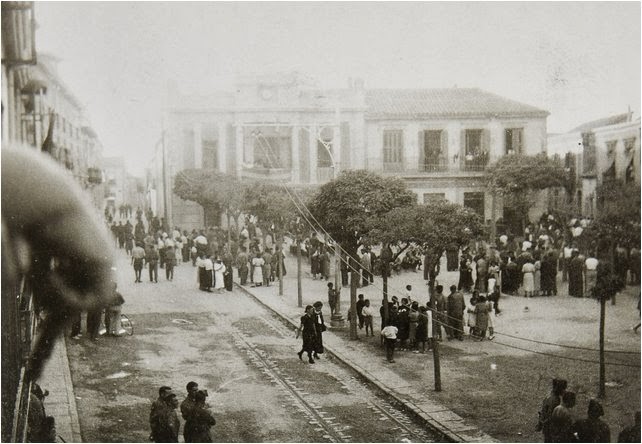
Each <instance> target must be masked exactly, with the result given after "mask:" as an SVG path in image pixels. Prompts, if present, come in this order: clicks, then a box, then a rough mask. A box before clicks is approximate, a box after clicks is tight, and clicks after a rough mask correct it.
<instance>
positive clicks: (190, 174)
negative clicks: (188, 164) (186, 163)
mask: <svg viewBox="0 0 642 444" xmlns="http://www.w3.org/2000/svg"><path fill="white" fill-rule="evenodd" d="M174 194H176V195H177V196H178V197H180V198H181V199H184V200H189V201H192V202H196V203H197V204H199V205H201V206H202V207H203V209H204V210H205V212H206V214H208V213H214V214H216V215H217V216H219V217H220V214H221V212H223V211H224V212H226V213H227V214H228V216H232V217H234V218H236V217H238V214H239V213H240V211H241V208H242V199H243V183H242V182H241V181H240V180H239V179H238V178H237V177H236V176H233V175H231V174H226V173H221V172H219V171H216V170H213V169H187V170H182V171H180V172H178V174H176V176H175V178H174ZM217 224H218V221H217Z"/></svg>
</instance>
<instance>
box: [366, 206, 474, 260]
mask: <svg viewBox="0 0 642 444" xmlns="http://www.w3.org/2000/svg"><path fill="white" fill-rule="evenodd" d="M483 231H484V225H483V221H482V218H481V217H480V216H479V215H478V214H477V213H475V211H473V210H471V209H470V208H465V207H463V206H461V205H459V204H454V203H451V202H448V201H447V200H445V199H438V200H434V201H430V202H428V203H426V204H423V205H413V206H409V207H402V208H394V209H392V210H391V211H390V212H388V213H386V214H385V215H383V216H382V217H380V218H379V219H378V220H377V221H376V222H375V223H374V225H373V228H372V230H371V231H370V233H369V235H368V238H369V239H370V240H371V241H372V242H381V243H384V244H389V245H393V246H397V248H398V249H399V252H401V251H403V250H404V249H406V248H407V247H408V246H409V245H410V244H411V243H415V244H417V245H419V246H420V247H421V248H422V250H424V252H426V253H430V254H431V256H435V257H441V254H442V253H443V252H444V250H446V248H447V247H448V246H449V245H457V246H462V245H465V244H466V243H468V242H469V241H470V240H471V238H473V237H475V236H477V235H480V234H483Z"/></svg>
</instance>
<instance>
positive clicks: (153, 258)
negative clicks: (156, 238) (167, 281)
mask: <svg viewBox="0 0 642 444" xmlns="http://www.w3.org/2000/svg"><path fill="white" fill-rule="evenodd" d="M145 258H146V260H147V265H148V267H149V282H156V283H158V259H159V254H158V251H156V248H155V247H154V244H151V245H150V246H149V250H148V251H147V253H145Z"/></svg>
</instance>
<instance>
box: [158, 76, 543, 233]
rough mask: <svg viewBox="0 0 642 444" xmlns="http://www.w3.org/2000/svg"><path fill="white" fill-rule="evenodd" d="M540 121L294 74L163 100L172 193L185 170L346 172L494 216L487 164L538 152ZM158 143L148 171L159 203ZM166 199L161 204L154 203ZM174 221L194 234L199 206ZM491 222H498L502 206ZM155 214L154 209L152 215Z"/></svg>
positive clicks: (289, 178) (528, 109)
mask: <svg viewBox="0 0 642 444" xmlns="http://www.w3.org/2000/svg"><path fill="white" fill-rule="evenodd" d="M547 116H548V112H546V111H543V110H540V109H537V108H535V107H532V106H529V105H525V104H521V103H518V102H515V101H512V100H509V99H505V98H502V97H499V96H496V95H494V94H491V93H488V92H485V91H481V90H479V89H467V88H451V89H429V90H423V89H422V90H410V89H375V90H367V89H365V87H364V84H363V82H362V81H360V80H355V81H350V82H349V85H348V87H347V88H345V89H333V90H319V89H316V88H313V87H310V86H308V85H306V82H305V80H302V79H301V78H300V77H298V76H296V75H290V76H279V77H278V78H277V77H267V76H266V77H258V78H257V77H254V78H248V79H243V80H241V81H240V82H239V83H238V85H237V87H236V88H235V91H234V92H233V93H220V94H217V95H213V96H210V97H199V98H190V97H184V96H180V95H178V94H176V93H170V106H169V109H168V111H167V115H166V118H165V132H164V148H165V159H166V167H167V178H168V182H169V184H168V187H167V188H168V190H170V191H171V189H172V186H173V182H172V178H173V177H174V176H175V175H176V174H177V173H178V172H179V171H180V170H183V169H188V168H213V169H216V170H218V171H221V172H226V173H230V174H235V175H236V176H238V177H251V178H262V179H265V180H277V181H281V182H284V183H288V184H292V185H309V186H317V185H318V184H321V183H325V182H327V181H329V180H331V179H332V178H333V177H336V175H337V174H338V173H340V172H341V171H343V170H347V169H367V170H369V171H373V172H377V173H379V174H383V175H394V176H398V177H400V178H402V179H403V180H405V181H406V182H407V184H408V187H409V188H410V189H411V190H413V191H414V192H415V193H416V194H417V196H418V202H420V203H422V202H425V201H427V200H429V199H432V198H435V197H445V198H446V199H448V200H450V201H452V202H456V203H459V204H462V205H465V206H469V207H471V208H474V209H475V210H476V211H477V212H479V214H480V215H482V216H483V217H484V219H486V220H487V219H490V218H491V198H490V196H489V195H488V193H487V192H486V191H485V189H484V186H483V183H482V182H483V181H482V178H483V171H484V169H485V167H486V166H488V165H490V164H491V163H492V162H494V161H495V160H497V159H498V158H499V157H501V156H503V155H505V154H507V153H512V152H516V153H523V154H528V155H531V154H537V153H540V152H546V143H547V139H546V117H547ZM162 147H163V144H159V146H158V147H157V152H156V155H155V159H156V161H155V162H154V164H153V165H151V171H152V173H153V175H154V176H155V178H154V179H153V181H154V182H155V183H156V187H155V188H156V189H155V190H154V192H155V194H156V195H157V196H158V195H159V194H162V191H163V190H162V187H161V186H160V184H162V176H160V175H159V173H160V174H162V167H161V165H159V164H162V159H163V153H162ZM156 200H157V201H158V202H162V201H163V199H162V198H158V199H156ZM168 206H169V208H168V210H169V211H168V213H169V218H170V220H171V221H172V224H174V225H178V226H180V227H181V228H196V227H200V226H202V224H203V214H202V209H201V208H200V207H199V206H198V205H196V204H194V203H191V202H185V201H181V200H180V199H179V198H177V197H176V196H171V197H170V198H169V199H168ZM498 208H499V210H498V211H497V212H496V214H495V217H496V218H498V217H500V216H501V215H502V213H501V203H500V204H499V207H498ZM154 210H155V212H156V213H157V214H160V215H162V214H163V211H162V208H161V205H157V207H156V208H155V209H154Z"/></svg>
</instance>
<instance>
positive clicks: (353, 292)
mask: <svg viewBox="0 0 642 444" xmlns="http://www.w3.org/2000/svg"><path fill="white" fill-rule="evenodd" d="M350 260H351V261H352V259H350ZM355 265H356V264H355V263H354V261H353V267H352V271H351V272H350V339H357V280H358V279H359V277H358V275H357V272H356V271H355V269H356V266H355Z"/></svg>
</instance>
